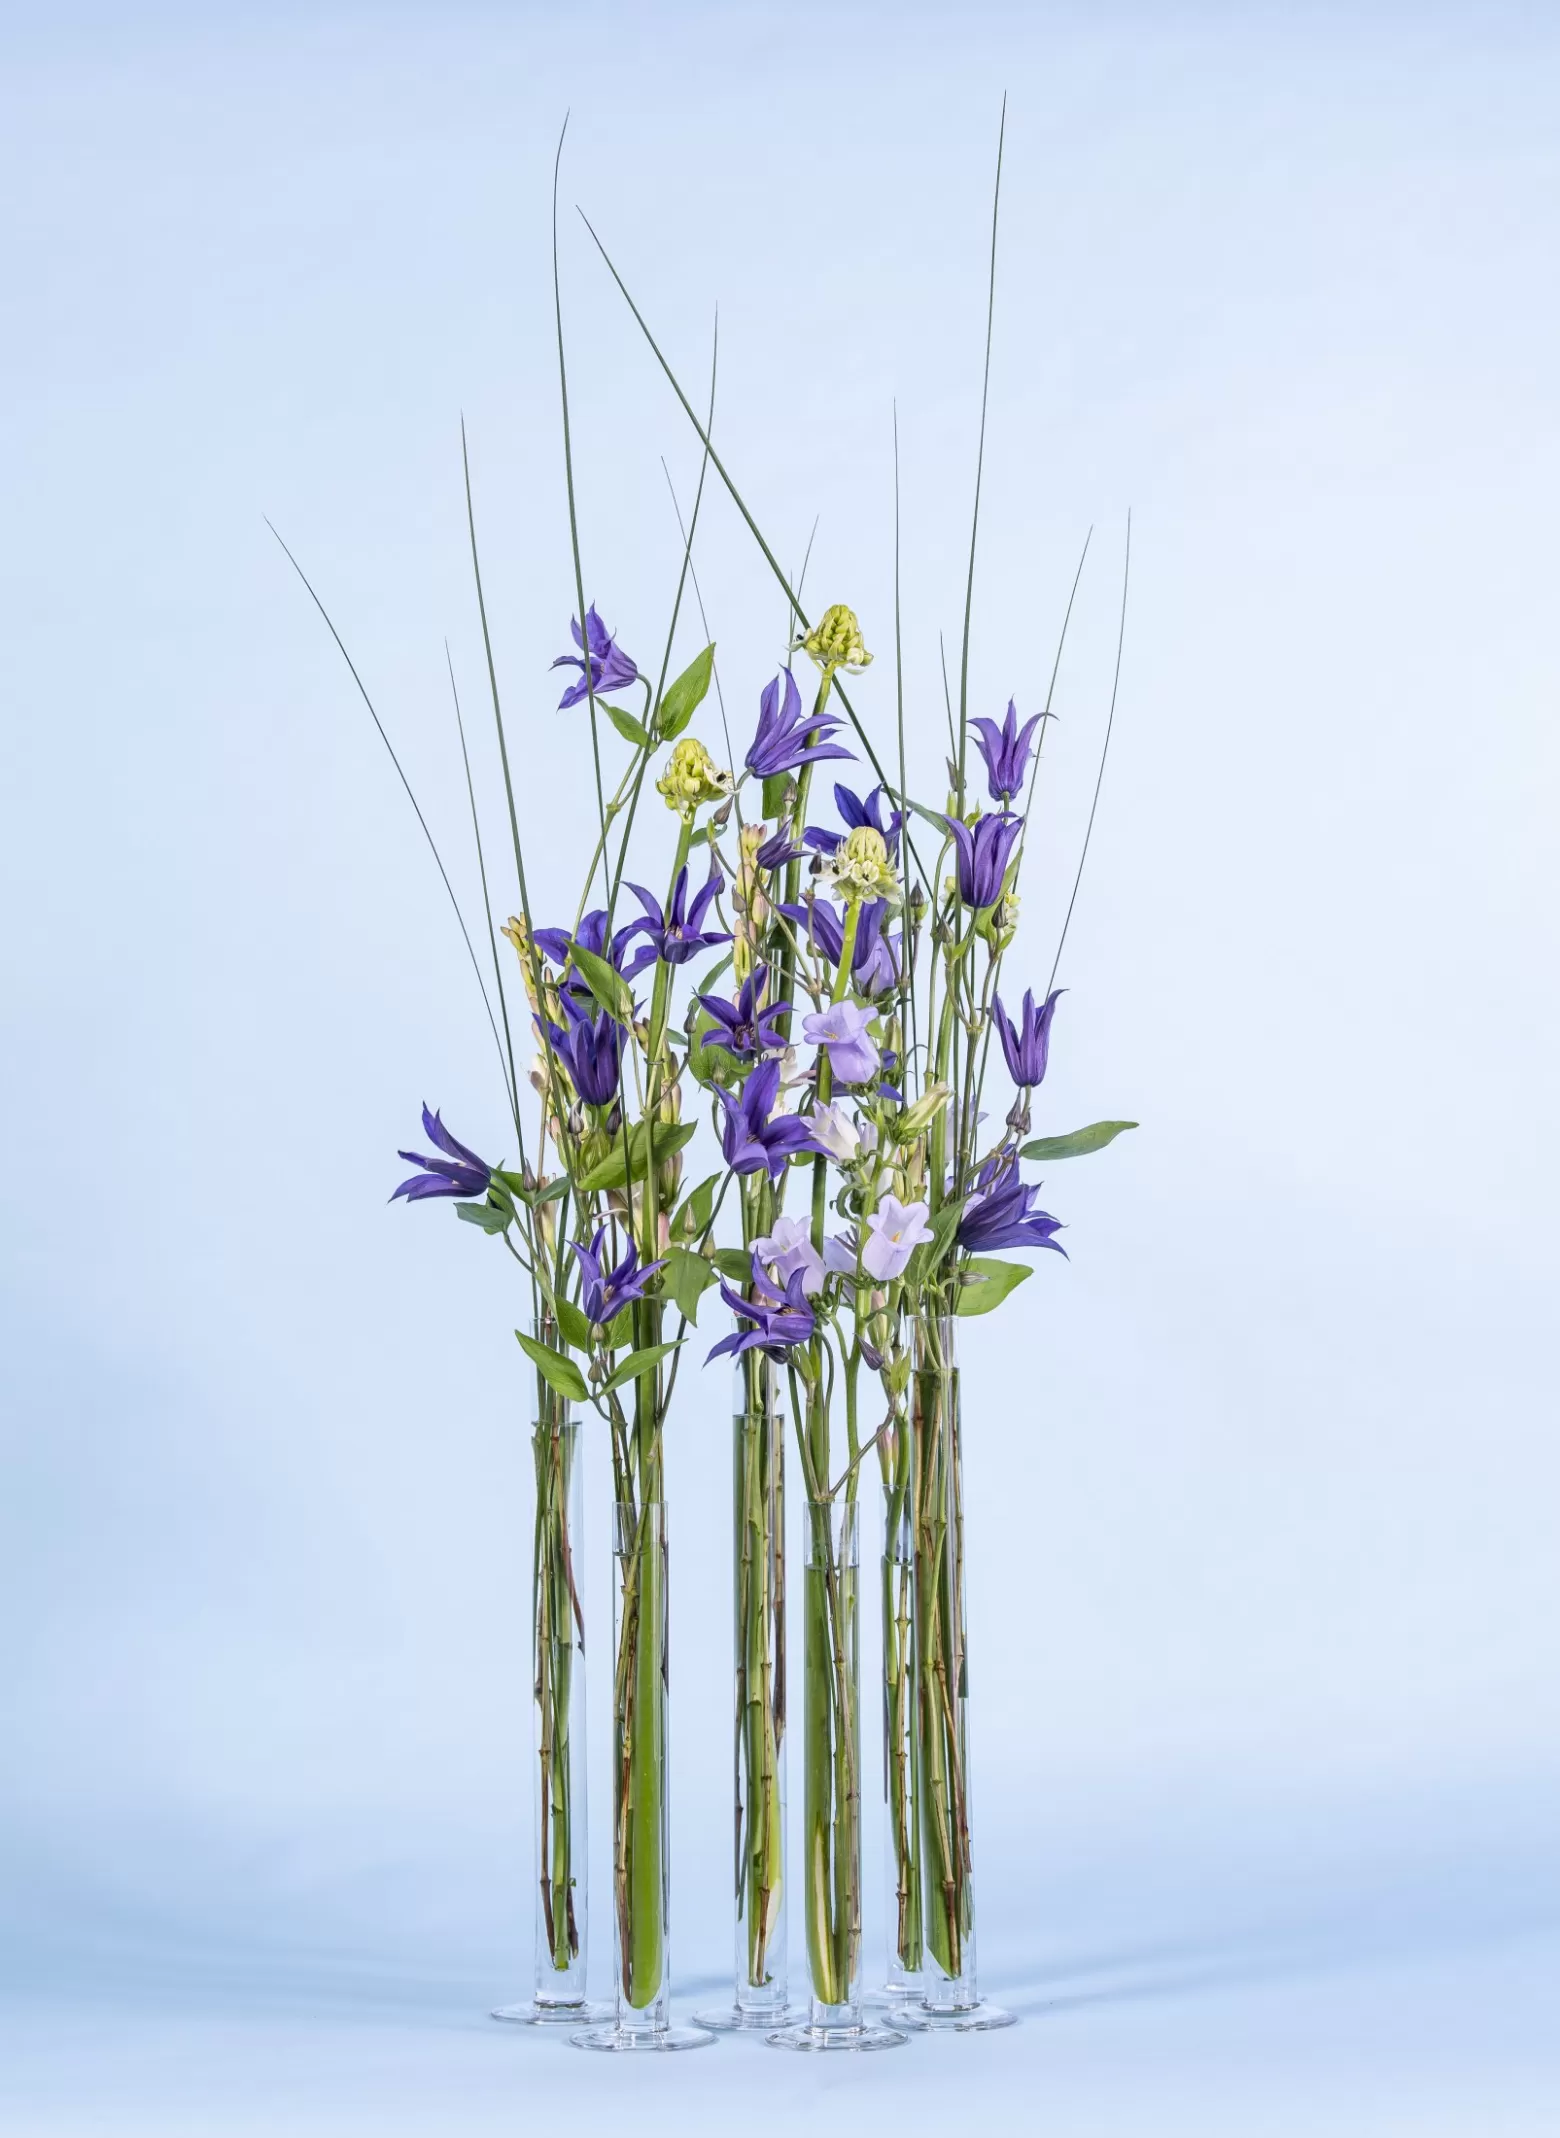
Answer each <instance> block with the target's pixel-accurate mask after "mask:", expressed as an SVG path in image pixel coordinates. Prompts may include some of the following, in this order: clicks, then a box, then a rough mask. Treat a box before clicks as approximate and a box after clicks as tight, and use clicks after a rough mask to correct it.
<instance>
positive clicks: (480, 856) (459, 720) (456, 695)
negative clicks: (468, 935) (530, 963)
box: [444, 639, 525, 1172]
mask: <svg viewBox="0 0 1560 2138" xmlns="http://www.w3.org/2000/svg"><path fill="white" fill-rule="evenodd" d="M444 665H445V667H446V668H447V669H448V670H449V673H450V699H451V702H452V703H453V705H454V707H455V731H456V733H457V734H458V735H459V737H460V761H461V765H462V767H463V768H464V770H465V774H466V799H467V800H468V801H469V802H470V804H471V836H472V840H473V842H474V843H475V845H476V849H477V875H478V877H479V878H480V879H481V883H482V913H483V918H484V919H485V920H486V922H487V932H488V948H489V949H490V950H491V951H492V953H493V981H494V984H495V986H496V987H497V989H498V1009H499V1015H500V1017H501V1018H502V1019H503V1024H504V1052H505V1053H506V1054H507V1055H508V1057H509V1110H510V1112H511V1113H512V1114H513V1115H514V1122H515V1135H516V1137H517V1138H518V1139H519V1152H520V1156H519V1161H518V1162H519V1166H520V1170H521V1171H522V1172H524V1170H525V1127H524V1124H523V1123H522V1121H521V1119H520V1084H519V1079H518V1078H517V1076H516V1074H515V1041H514V1034H513V1032H512V1031H511V1029H510V1024H509V995H508V992H507V990H506V989H505V986H504V966H503V960H502V959H501V958H500V957H499V954H498V934H497V931H496V929H495V928H494V926H493V899H492V895H491V893H490V892H489V890H488V875H487V856H486V854H484V852H483V850H482V821H481V818H480V817H479V816H478V814H477V789H476V783H475V781H474V780H473V779H472V776H471V752H470V751H469V750H468V749H467V747H466V723H465V720H464V719H463V717H462V715H461V710H460V692H459V690H458V689H457V688H456V683H455V663H454V660H453V659H452V657H451V654H450V642H449V640H448V639H446V640H445V641H444Z"/></svg>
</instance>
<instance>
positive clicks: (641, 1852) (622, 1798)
mask: <svg viewBox="0 0 1560 2138" xmlns="http://www.w3.org/2000/svg"><path fill="white" fill-rule="evenodd" d="M612 1546H613V1548H612V1566H613V1577H614V1578H613V1584H612V1598H613V1607H612V1633H613V1679H612V1720H613V1731H612V1900H613V1910H612V1912H613V1921H614V1926H615V1929H616V1939H615V1951H616V1973H617V2008H616V2012H615V2015H614V2018H613V2020H612V2023H611V2024H610V2025H609V2026H601V2027H592V2028H588V2029H587V2030H586V2031H585V2032H583V2033H580V2034H575V2035H573V2036H571V2039H572V2041H573V2042H574V2044H575V2046H576V2047H577V2048H581V2049H606V2050H613V2051H629V2050H663V2051H664V2050H672V2049H702V2048H704V2047H705V2046H706V2044H707V2043H709V2042H710V2041H712V2040H713V2039H714V2037H713V2035H710V2034H707V2033H706V2032H705V2031H704V2029H703V2028H702V2027H688V2026H682V2027H674V2026H673V2025H672V2023H671V1995H670V1983H671V1966H670V1957H669V1910H668V1877H667V1862H668V1853H669V1851H668V1840H669V1831H668V1823H667V1812H668V1792H667V1777H668V1767H667V1741H666V1728H667V1716H666V1708H667V1667H666V1666H667V1638H666V1635H667V1614H666V1577H667V1558H666V1505H665V1502H664V1501H662V1500H659V1499H647V1500H641V1501H637V1502H635V1503H632V1504H629V1503H625V1502H623V1501H619V1502H617V1504H616V1505H615V1506H614V1508H613V1539H612Z"/></svg>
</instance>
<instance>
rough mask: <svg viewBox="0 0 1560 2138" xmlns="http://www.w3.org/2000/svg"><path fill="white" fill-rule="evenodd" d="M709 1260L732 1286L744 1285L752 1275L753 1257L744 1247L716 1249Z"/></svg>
mask: <svg viewBox="0 0 1560 2138" xmlns="http://www.w3.org/2000/svg"><path fill="white" fill-rule="evenodd" d="M710 1260H711V1261H712V1262H713V1263H714V1265H715V1267H716V1268H717V1269H718V1270H719V1271H720V1273H721V1275H722V1276H723V1277H729V1278H730V1279H731V1281H732V1283H733V1284H746V1283H747V1281H748V1279H749V1278H750V1277H751V1276H752V1274H753V1257H752V1256H751V1255H750V1254H749V1253H748V1251H747V1249H746V1248H744V1247H717V1248H716V1250H715V1252H714V1254H712V1255H711V1256H710Z"/></svg>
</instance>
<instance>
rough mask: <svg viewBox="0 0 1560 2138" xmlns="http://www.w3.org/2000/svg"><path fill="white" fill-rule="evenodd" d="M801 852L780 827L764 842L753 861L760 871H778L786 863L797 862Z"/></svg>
mask: <svg viewBox="0 0 1560 2138" xmlns="http://www.w3.org/2000/svg"><path fill="white" fill-rule="evenodd" d="M801 852H802V849H801V848H800V847H799V846H797V845H796V844H795V843H794V842H793V841H792V840H791V839H790V838H789V837H788V836H787V834H786V832H785V828H784V827H783V826H782V827H781V829H780V830H779V831H777V832H774V833H772V834H771V836H770V837H769V838H767V839H766V840H765V841H764V843H763V845H762V846H761V847H760V848H759V849H758V852H757V853H756V854H755V855H754V856H753V859H754V860H755V861H756V862H757V864H758V866H759V867H760V868H761V869H779V868H784V866H785V864H786V863H787V862H788V861H796V860H799V859H800V857H801Z"/></svg>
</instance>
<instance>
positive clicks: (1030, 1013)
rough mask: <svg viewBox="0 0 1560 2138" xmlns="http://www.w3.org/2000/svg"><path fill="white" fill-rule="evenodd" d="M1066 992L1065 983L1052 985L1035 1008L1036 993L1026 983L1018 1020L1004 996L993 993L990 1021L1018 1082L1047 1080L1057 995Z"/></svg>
mask: <svg viewBox="0 0 1560 2138" xmlns="http://www.w3.org/2000/svg"><path fill="white" fill-rule="evenodd" d="M1066 992H1067V990H1066V988H1064V987H1055V988H1053V989H1052V990H1051V992H1050V994H1049V995H1047V996H1046V998H1045V1001H1044V1003H1043V1004H1042V1005H1041V1007H1040V1008H1039V1009H1036V1008H1035V998H1034V995H1033V993H1032V992H1031V991H1030V989H1029V988H1027V987H1026V988H1025V989H1024V1006H1023V1008H1022V1009H1021V1010H1020V1012H1019V1015H1018V1022H1017V1023H1016V1024H1015V1023H1014V1022H1013V1020H1012V1019H1011V1018H1010V1017H1009V1016H1008V1014H1007V1012H1006V1011H1005V1010H1004V1009H1003V1007H1002V997H1001V996H1000V995H995V996H993V998H992V1003H991V1021H992V1023H993V1024H994V1025H995V1026H996V1028H997V1037H998V1038H999V1039H1000V1040H1001V1042H1002V1052H1003V1054H1004V1055H1005V1056H1006V1058H1007V1065H1008V1075H1009V1076H1010V1077H1011V1078H1012V1079H1013V1081H1014V1083H1015V1084H1021V1085H1023V1086H1025V1087H1026V1088H1032V1087H1033V1086H1034V1085H1036V1084H1040V1083H1043V1082H1044V1081H1045V1065H1046V1061H1047V1058H1048V1057H1049V1055H1050V1052H1051V1019H1052V1018H1053V1017H1054V1016H1055V1015H1056V1005H1057V1001H1058V999H1059V998H1060V997H1061V996H1062V995H1065V994H1066Z"/></svg>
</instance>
